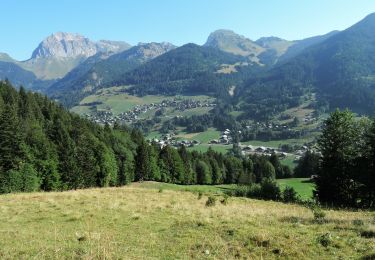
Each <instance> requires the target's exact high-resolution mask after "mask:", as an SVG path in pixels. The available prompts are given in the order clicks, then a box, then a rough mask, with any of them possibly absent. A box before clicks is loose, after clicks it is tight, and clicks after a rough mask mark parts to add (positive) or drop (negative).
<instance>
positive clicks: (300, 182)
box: [277, 178, 314, 199]
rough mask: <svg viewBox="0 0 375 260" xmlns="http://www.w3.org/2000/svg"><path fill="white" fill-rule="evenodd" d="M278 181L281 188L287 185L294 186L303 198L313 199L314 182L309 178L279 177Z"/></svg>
mask: <svg viewBox="0 0 375 260" xmlns="http://www.w3.org/2000/svg"><path fill="white" fill-rule="evenodd" d="M277 183H279V185H280V188H281V189H284V188H285V187H286V186H290V187H293V188H294V189H295V191H296V192H297V193H298V194H299V195H300V196H301V198H303V199H311V198H312V196H313V190H314V184H313V183H312V182H310V181H309V179H307V178H291V179H279V180H277Z"/></svg>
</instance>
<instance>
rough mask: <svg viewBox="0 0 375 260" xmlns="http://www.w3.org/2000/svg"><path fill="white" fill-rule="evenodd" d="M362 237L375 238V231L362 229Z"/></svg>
mask: <svg viewBox="0 0 375 260" xmlns="http://www.w3.org/2000/svg"><path fill="white" fill-rule="evenodd" d="M361 237H365V238H375V231H374V230H363V231H361Z"/></svg>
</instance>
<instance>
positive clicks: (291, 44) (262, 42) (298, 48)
mask: <svg viewBox="0 0 375 260" xmlns="http://www.w3.org/2000/svg"><path fill="white" fill-rule="evenodd" d="M335 33H337V31H333V32H331V33H328V34H326V35H322V36H316V37H311V38H307V39H303V40H296V41H288V40H284V39H281V38H278V37H274V36H271V37H262V38H260V39H258V40H256V41H252V40H250V39H248V38H246V37H244V36H242V35H239V34H237V33H235V32H233V31H231V30H222V29H221V30H217V31H215V32H213V33H211V34H210V35H209V37H208V39H207V41H206V43H205V44H204V46H209V47H212V48H216V49H219V50H222V51H225V52H228V53H232V54H235V55H241V56H244V57H248V58H249V60H251V61H253V62H257V63H258V64H260V65H266V66H273V65H275V64H276V63H278V62H281V61H286V60H288V59H291V58H293V57H295V56H296V55H298V54H299V53H301V52H302V51H303V50H304V49H306V48H308V47H310V46H312V45H314V44H318V43H320V42H322V41H324V40H326V39H328V38H329V37H331V36H333V35H334V34H335Z"/></svg>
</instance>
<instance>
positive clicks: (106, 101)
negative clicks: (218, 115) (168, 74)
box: [71, 87, 213, 116]
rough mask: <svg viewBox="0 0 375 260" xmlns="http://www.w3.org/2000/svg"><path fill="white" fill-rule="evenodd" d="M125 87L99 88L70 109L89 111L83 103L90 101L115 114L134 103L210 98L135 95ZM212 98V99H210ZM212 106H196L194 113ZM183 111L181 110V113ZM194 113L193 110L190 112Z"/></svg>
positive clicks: (76, 111) (127, 108)
mask: <svg viewBox="0 0 375 260" xmlns="http://www.w3.org/2000/svg"><path fill="white" fill-rule="evenodd" d="M126 88H127V87H112V88H106V89H101V90H99V91H98V92H97V93H95V94H93V95H90V96H88V97H86V98H84V99H83V100H82V101H81V102H80V105H79V106H75V107H73V108H72V109H71V111H73V112H75V113H78V114H83V113H90V108H92V107H90V106H84V105H83V104H88V103H92V102H101V103H102V104H100V105H97V108H98V109H99V110H100V109H103V110H108V109H109V108H111V109H112V112H113V113H114V114H115V115H117V114H119V113H122V112H126V111H129V110H131V109H132V108H134V107H135V106H136V105H145V104H151V103H160V102H161V101H163V100H165V99H173V98H177V99H194V100H207V99H212V98H210V97H208V96H204V95H201V96H182V95H178V96H163V95H147V96H143V97H137V96H132V95H128V94H126V93H124V92H123V91H124V90H125V89H126ZM212 100H213V99H212ZM210 109H212V108H197V109H195V110H196V111H195V113H198V114H199V113H206V112H208V111H209V110H210ZM183 113H184V112H182V114H183ZM185 113H186V114H187V115H188V114H189V110H187V111H185ZM190 113H194V111H192V112H190ZM174 115H179V114H178V113H177V112H176V113H175V114H174V113H172V115H171V116H174Z"/></svg>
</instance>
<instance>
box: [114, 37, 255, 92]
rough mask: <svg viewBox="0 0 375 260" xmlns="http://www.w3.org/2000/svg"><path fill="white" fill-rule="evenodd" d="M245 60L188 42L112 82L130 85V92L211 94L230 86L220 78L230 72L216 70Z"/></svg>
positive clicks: (239, 65)
mask: <svg viewBox="0 0 375 260" xmlns="http://www.w3.org/2000/svg"><path fill="white" fill-rule="evenodd" d="M246 61H247V59H246V58H244V57H242V56H238V55H233V54H230V53H226V52H223V51H220V50H217V49H214V48H211V47H205V46H199V45H196V44H192V43H189V44H186V45H183V46H181V47H179V48H177V49H174V50H172V51H170V52H167V53H165V54H164V55H161V56H159V57H157V58H155V59H153V60H151V61H150V62H147V63H145V64H143V65H141V66H139V67H137V68H136V69H134V70H131V71H129V72H127V73H125V74H123V75H121V76H120V77H119V78H118V79H115V80H113V82H112V84H111V85H117V86H118V85H133V87H132V89H131V91H132V92H133V93H135V94H138V95H144V94H167V95H174V94H178V93H190V94H192V93H205V94H213V93H217V91H218V90H219V88H220V89H225V88H228V87H229V81H226V82H224V81H223V79H224V78H230V77H231V76H230V74H232V73H229V74H224V73H219V71H220V69H221V68H222V66H223V65H232V66H234V65H238V67H241V65H242V64H243V63H245V62H246ZM245 64H247V63H245ZM246 67H248V66H246Z"/></svg>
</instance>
